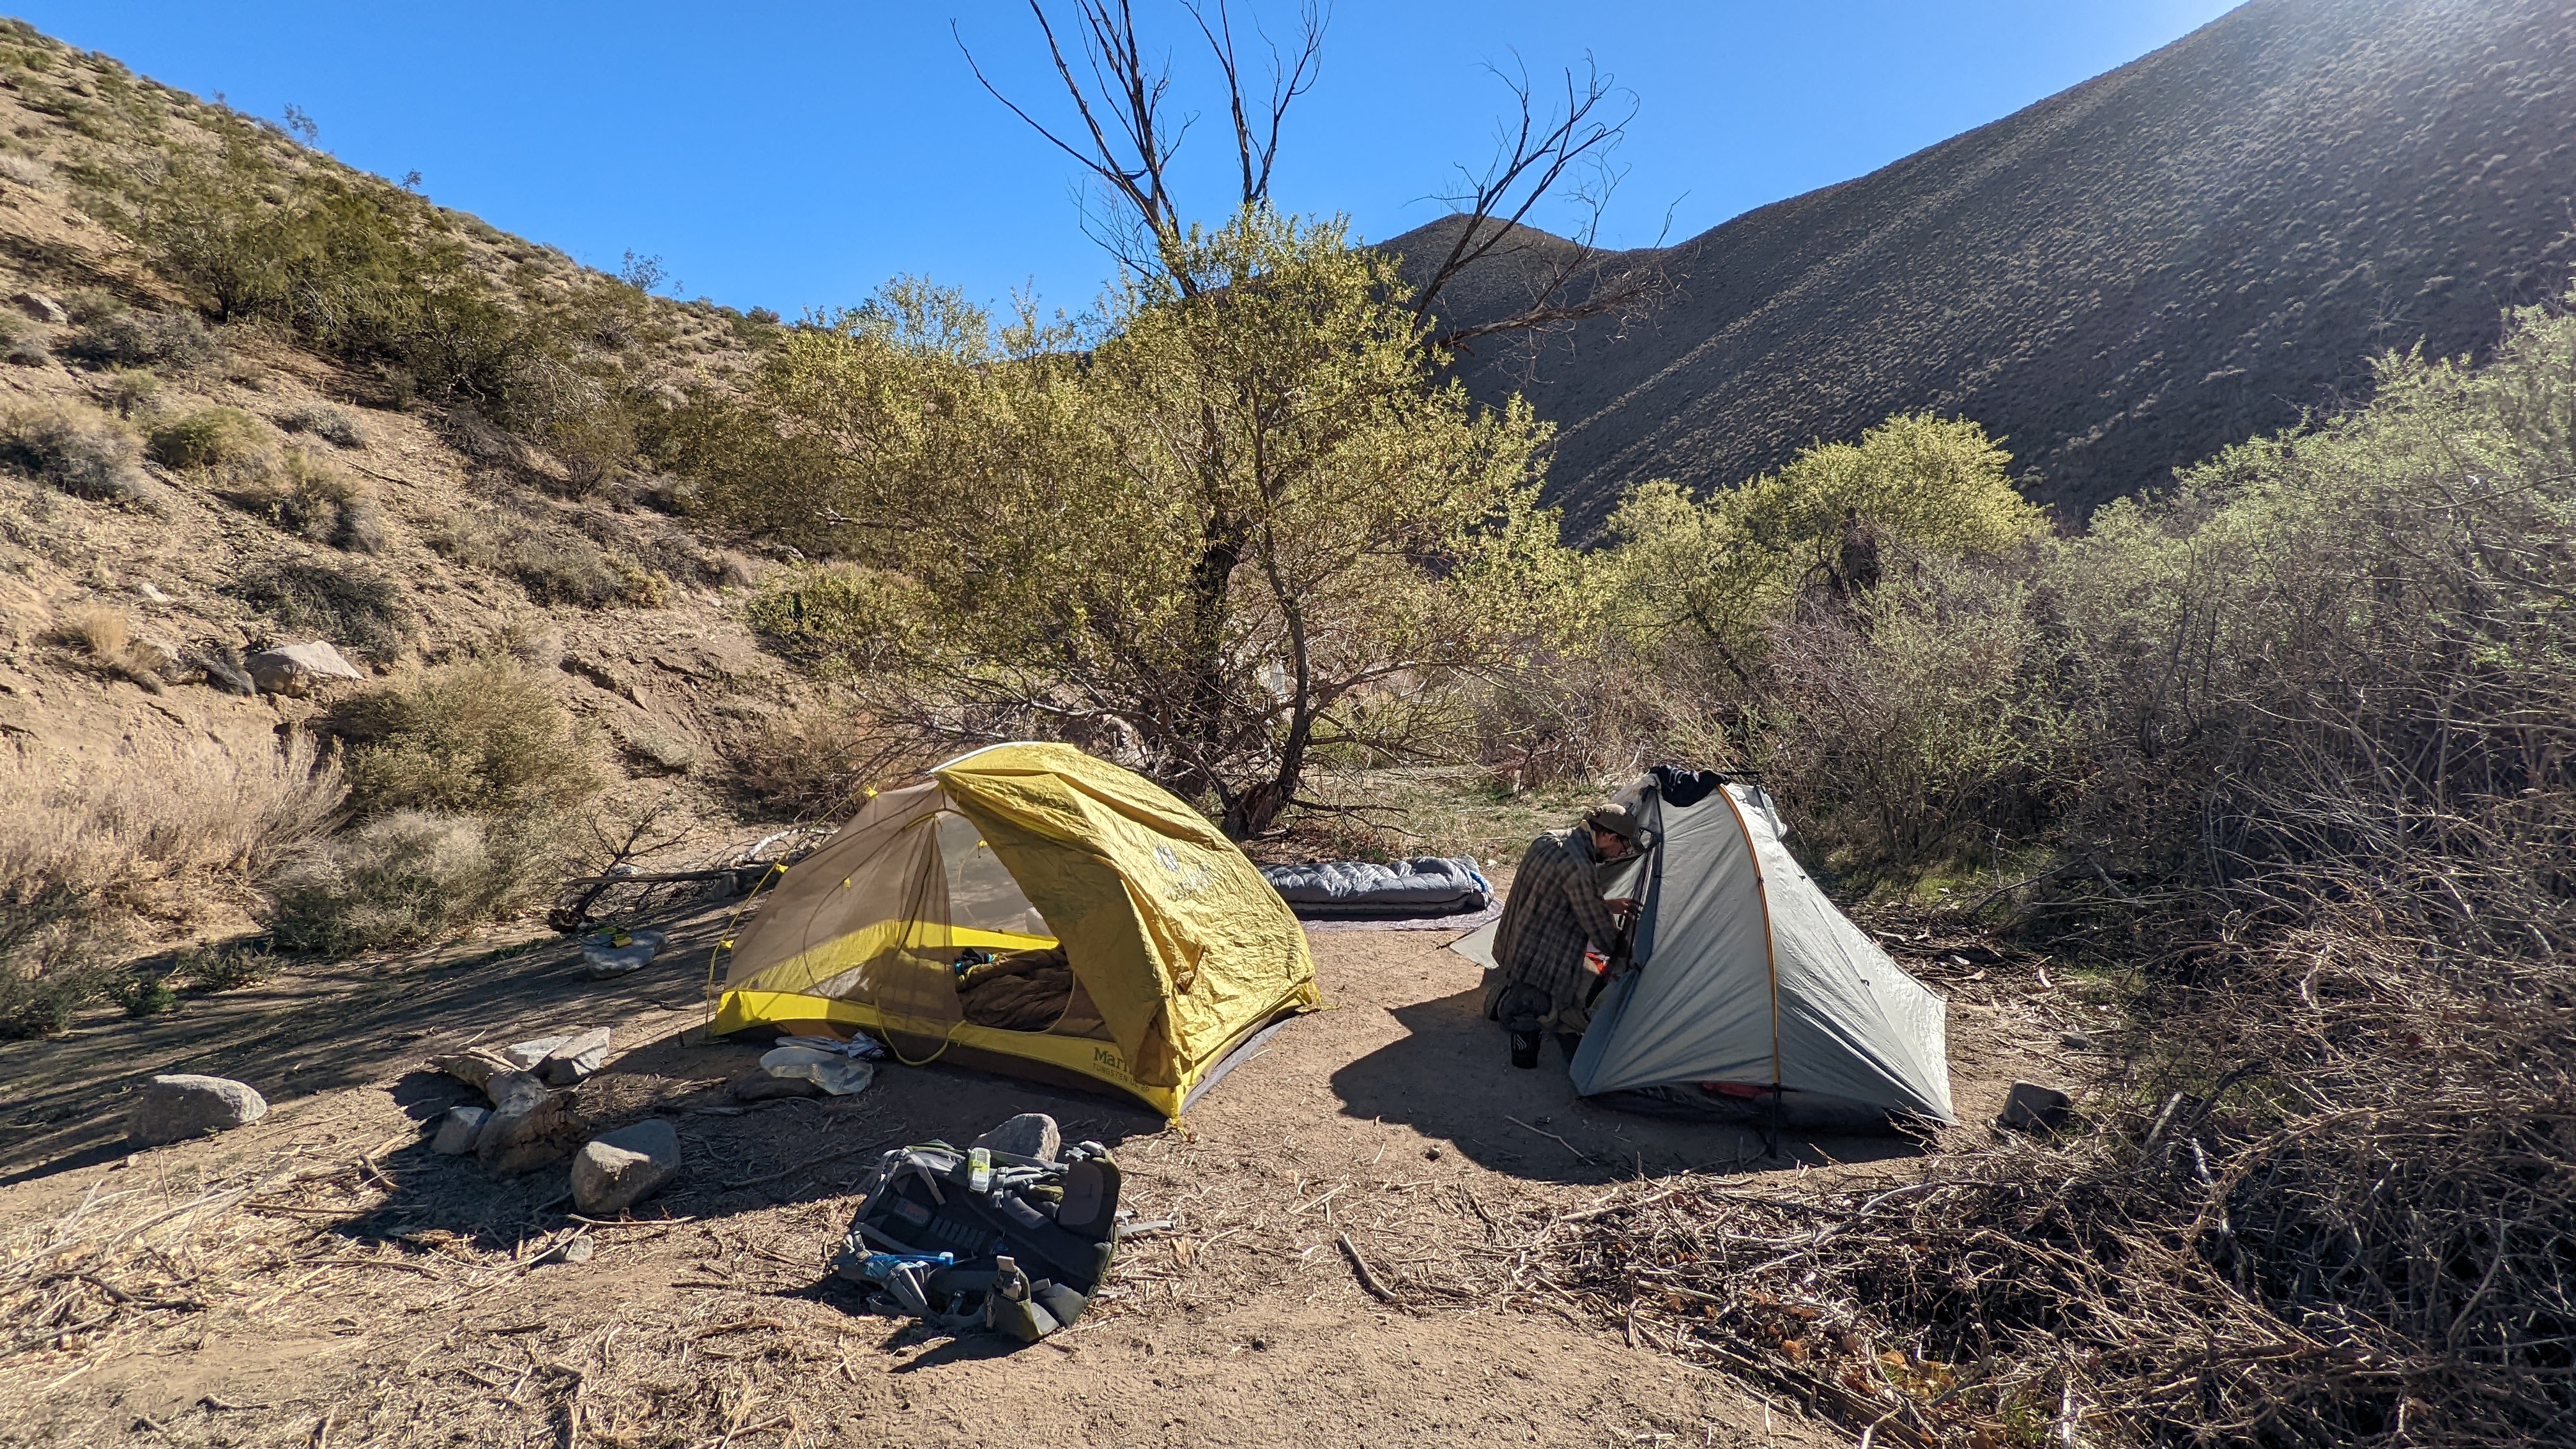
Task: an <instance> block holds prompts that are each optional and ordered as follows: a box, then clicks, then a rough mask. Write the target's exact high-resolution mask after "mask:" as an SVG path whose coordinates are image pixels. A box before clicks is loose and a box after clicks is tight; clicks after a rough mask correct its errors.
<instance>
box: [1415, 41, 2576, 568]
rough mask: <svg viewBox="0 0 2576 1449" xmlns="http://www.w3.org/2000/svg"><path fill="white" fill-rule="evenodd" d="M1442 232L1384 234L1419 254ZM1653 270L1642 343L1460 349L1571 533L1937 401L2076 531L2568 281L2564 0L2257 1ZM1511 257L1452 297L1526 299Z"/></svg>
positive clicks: (1548, 243)
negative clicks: (1625, 507) (2093, 512)
mask: <svg viewBox="0 0 2576 1449" xmlns="http://www.w3.org/2000/svg"><path fill="white" fill-rule="evenodd" d="M1713 162H1714V163H1716V164H1722V162H1723V158H1713ZM1455 224H1456V223H1455V222H1454V221H1444V222H1440V223H1434V224H1433V225H1432V226H1429V227H1425V228H1422V229H1420V230H1418V231H1415V232H1412V233H1408V234H1407V235H1405V236H1403V237H1399V238H1396V239H1395V240H1394V241H1392V242H1390V243H1388V245H1389V247H1390V248H1391V249H1393V250H1396V251H1398V252H1401V253H1404V254H1405V255H1407V256H1408V257H1411V258H1413V259H1414V260H1415V261H1416V262H1420V261H1422V260H1424V259H1426V258H1427V257H1429V256H1436V255H1438V254H1439V252H1441V251H1442V250H1445V245H1434V243H1435V242H1440V243H1445V240H1446V237H1445V232H1446V229H1447V228H1449V227H1451V226H1454V225H1455ZM1534 244H1535V245H1539V246H1544V247H1549V248H1556V247H1562V246H1564V245H1566V243H1564V242H1562V241H1559V240H1557V239H1556V238H1552V237H1547V238H1542V239H1538V240H1537V241H1536V242H1535V243H1534ZM1664 261H1665V264H1666V267H1667V268H1668V270H1669V273H1670V276H1671V278H1672V281H1673V282H1674V284H1675V287H1676V295H1675V296H1674V297H1673V299H1672V300H1671V301H1670V302H1669V303H1668V304H1667V305H1666V306H1664V307H1663V308H1662V309H1661V310H1660V311H1659V312H1658V313H1657V314H1656V315H1655V316H1654V317H1653V318H1652V319H1650V320H1649V321H1648V322H1646V323H1645V324H1643V325H1633V326H1630V327H1628V328H1627V329H1625V332H1624V334H1622V333H1621V332H1620V330H1619V329H1617V328H1615V327H1613V326H1612V325H1611V324H1608V323H1595V324H1589V325H1588V326H1587V327H1586V328H1585V329H1584V330H1582V331H1580V332H1578V333H1576V334H1575V335H1574V336H1572V337H1571V338H1565V339H1559V340H1557V341H1555V342H1554V343H1553V344H1552V345H1551V346H1550V347H1549V349H1548V350H1547V351H1546V352H1545V353H1543V354H1542V355H1541V356H1539V357H1538V358H1536V359H1531V358H1529V357H1528V356H1526V355H1525V354H1521V355H1515V354H1514V352H1513V349H1512V348H1511V347H1510V346H1509V344H1508V343H1488V344H1487V347H1486V349H1485V351H1484V352H1483V353H1482V354H1481V355H1478V356H1474V357H1470V358H1468V359H1466V361H1465V364H1464V373H1465V376H1466V379H1467V381H1468V384H1469V386H1470V387H1471V388H1472V389H1474V390H1475V391H1476V392H1477V393H1478V394H1479V395H1480V396H1484V397H1487V398H1489V399H1498V398H1500V397H1502V396H1504V395H1506V394H1508V393H1509V392H1510V391H1512V390H1513V389H1514V388H1516V387H1517V388H1520V389H1521V390H1522V391H1524V392H1525V393H1526V394H1527V395H1528V396H1529V398H1530V399H1531V401H1532V402H1533V403H1534V404H1535V405H1536V406H1537V408H1538V410H1539V412H1540V414H1541V415H1542V416H1544V417H1547V418H1549V419H1551V420H1553V421H1555V422H1556V423H1557V424H1558V425H1559V427H1560V429H1561V442H1560V448H1559V454H1558V459H1557V462H1556V465H1555V468H1554V476H1553V483H1552V487H1553V490H1554V493H1555V495H1556V496H1557V498H1558V499H1559V500H1560V501H1562V502H1563V503H1564V504H1565V505H1566V506H1567V509H1568V512H1569V514H1570V515H1571V516H1572V518H1573V519H1574V520H1575V522H1576V523H1577V525H1578V526H1582V525H1586V524H1589V523H1591V522H1593V521H1596V520H1598V518H1599V517H1600V516H1601V514H1602V513H1603V512H1604V511H1605V510H1606V509H1607V507H1608V506H1609V504H1610V503H1611V502H1613V501H1615V499H1616V497H1617V495H1618V493H1619V491H1620V490H1621V489H1622V488H1624V487H1625V486H1627V485H1628V484H1630V483H1633V482H1637V481H1639V480H1642V479H1646V478H1652V477H1658V476H1661V477H1670V478H1674V479H1678V480H1681V481H1683V482H1686V483H1689V484H1692V485H1695V486H1698V487H1702V488H1707V487H1723V486H1728V485H1732V484H1734V483H1737V482H1740V481H1742V480H1743V479H1745V478H1746V477H1749V476H1751V475H1753V474H1756V473H1759V472H1762V471H1764V470H1766V469H1770V468H1773V467H1776V466H1778V465H1779V464H1781V463H1783V462H1785V461H1786V460H1787V459H1788V457H1789V456H1790V454H1791V453H1793V452H1794V451H1795V450H1796V449H1797V448H1799V447H1800V446H1802V445H1804V444H1806V443H1807V442H1809V441H1811V440H1812V439H1815V438H1818V437H1825V438H1833V437H1845V436H1850V435H1852V434H1855V433H1857V432H1859V431H1860V430H1861V429H1862V428H1863V427H1866V426H1868V425H1869V424H1871V423H1874V422H1876V421H1877V420H1879V419H1880V418H1882V417H1885V416H1887V415H1888V414H1889V413H1892V412H1896V411H1899V410H1907V409H1919V408H1933V409H1938V410H1940V411H1942V412H1944V413H1957V414H1964V415H1966V416H1968V417H1971V418H1974V419H1976V420H1977V421H1979V422H1982V423H1984V424H1985V425H1986V426H1987V427H1988V428H1989V429H1990V430H1991V431H1993V432H1995V433H1998V434H2000V435H2002V436H2004V437H2005V438H2006V439H2007V440H2008V441H2007V446H2009V447H2010V448H2011V449H2012V451H2013V453H2014V455H2015V457H2016V458H2017V459H2018V460H2019V462H2020V464H2021V466H2023V467H2024V468H2026V469H2028V470H2029V471H2030V472H2031V473H2032V474H2034V475H2035V477H2034V478H2033V479H2031V480H2030V481H2029V482H2028V484H2027V486H2028V487H2029V489H2030V491H2031V493H2032V495H2033V496H2034V497H2036V498H2038V499H2040V500H2041V501H2044V502H2049V503H2054V504H2057V505H2059V506H2061V507H2063V508H2066V509H2068V510H2070V511H2071V512H2073V513H2075V514H2077V515H2079V516H2080V515H2081V514H2082V513H2084V512H2087V511H2089V510H2090V509H2091V508H2092V507H2093V506H2094V505H2096V504H2099V503H2101V502H2103V501H2105V500H2107V499H2110V498H2114V497H2118V496H2121V495H2123V494H2127V493H2130V492H2134V491H2135V490H2137V489H2139V488H2142V487H2148V486H2152V485H2155V484H2157V483H2159V482H2161V481H2162V480H2163V479H2164V478H2165V477H2166V476H2167V474H2168V471H2169V470H2170V469H2171V468H2173V467H2174V466H2175V465H2177V464H2181V463H2187V462H2190V461H2193V460H2195V459H2198V458H2200V457H2203V456H2206V455H2207V454H2209V453H2210V452H2212V451H2214V450H2215V449H2217V448H2218V447H2220V446H2221V445H2223V444H2226V443H2229V442H2233V441H2237V440H2240V439H2242V438H2244V437H2246V436H2248V435H2249V434H2251V433H2254V432H2256V431H2259V430H2262V429H2266V428H2275V427H2279V426H2282V425H2285V424H2288V423H2291V422H2294V421H2296V420H2297V418H2298V416H2299V413H2300V410H2301V409H2302V408H2306V407H2311V406H2314V405H2317V404H2320V403H2325V402H2329V401H2331V400H2333V399H2334V398H2335V397H2336V396H2337V395H2338V394H2339V393H2348V392H2349V390H2351V389H2353V388H2355V387H2357V386H2359V385H2360V384H2362V383H2363V382H2364V381H2365V374H2364V372H2363V369H2362V361H2363V358H2364V356H2365V355H2366V354H2368V353H2370V352H2372V351H2374V350H2377V349H2381V348H2386V347H2392V346H2393V347H2401V348H2402V347H2409V346H2412V345H2414V344H2415V343H2417V342H2418V341H2419V340H2420V341H2421V342H2422V343H2423V344H2424V345H2425V346H2426V347H2428V348H2429V349H2431V350H2433V351H2434V352H2437V353H2458V352H2463V351H2470V350H2473V349H2477V348H2482V347H2483V346H2485V345H2486V344H2487V343H2489V342H2490V341H2492V340H2493V339H2494V338H2495V336H2496V334H2497V328H2498V321H2497V313H2498V309H2499V308H2501V307H2504V306H2506V305H2509V304H2513V303H2528V302H2533V301H2538V300H2541V299H2543V298H2546V297H2549V296H2552V295H2555V294H2556V293H2557V292H2558V291H2559V290H2560V289H2561V288H2563V287H2564V285H2565V283H2566V278H2567V269H2568V266H2569V264H2570V263H2571V262H2576V6H2571V5H2569V4H2568V3H2567V0H2255V3H2252V4H2249V5H2246V6H2244V7H2242V8H2241V9H2238V10H2236V11H2233V12H2231V13H2230V14H2228V15H2227V16H2225V17H2224V18H2222V19H2220V20H2218V21H2216V22H2213V23H2212V24H2210V25H2208V26H2206V27H2204V28H2202V29H2201V30H2198V31H2196V32H2194V33H2192V34H2191V35H2189V36H2186V37H2184V38H2183V39H2181V40H2179V41H2176V42H2175V43H2174V44H2172V45H2169V46H2167V47H2165V48H2164V49H2162V50H2160V51H2157V52H2155V53H2154V54H2152V55H2149V56H2146V57H2145V58H2143V59H2141V60H2138V61H2136V62H2134V63H2132V64H2130V65H2126V66H2123V67H2121V68H2120V69H2118V70H2115V71H2112V72H2111V73H2109V74H2107V75H2104V76H2101V77H2099V78H2097V79H2094V80H2092V81H2088V82H2086V83H2085V84H2083V85H2080V86H2077V87H2075V88H2074V89H2072V90H2069V91H2066V92H2064V93H2062V94H2060V95H2056V96H2052V97H2050V98H2049V99H2047V100H2045V101H2042V102H2040V103H2039V104H2037V105H2034V106H2031V107H2029V108H2028V109H2026V110H2023V111H2020V112H2017V113H2015V114H2013V115H2011V116H2008V117H2006V118H2004V119H2003V120H2000V121H1997V122H1995V123H1993V124H1992V125H1988V126H1984V127H1981V128H1979V129H1977V130H1974V131H1971V132H1968V133H1967V134H1965V135H1962V136H1959V137H1956V138H1954V139H1952V140H1949V141H1945V142H1943V143H1942V144H1940V145H1938V146H1934V147H1931V148H1930V149H1928V150H1925V151H1921V152H1918V153H1916V154H1915V155H1913V156H1909V157H1907V158H1906V159H1904V160H1902V161H1899V162H1897V163H1895V164H1894V165H1891V166H1888V167H1885V168H1883V169H1881V170H1879V171H1876V172H1873V173H1871V174H1870V175H1867V176H1864V177H1861V178H1859V179H1858V180H1854V181H1850V182H1846V183H1844V184H1842V185H1839V186H1833V187H1828V188H1825V189H1824V190H1821V191H1815V192H1810V193H1808V194H1807V195H1804V196H1799V197H1794V198H1792V199H1790V200H1787V201H1783V202H1779V203H1777V204H1775V205H1772V206H1768V207H1764V208H1762V209H1761V210H1759V211H1755V212H1751V213H1748V214H1746V215H1744V216H1741V217H1738V218H1736V219H1735V220H1733V221H1730V222H1728V223H1726V224H1725V225H1723V226H1720V227H1717V228H1716V229H1714V230H1712V231H1709V232H1706V233H1703V234H1702V235H1700V236H1698V237H1695V238H1693V239H1691V240H1689V241H1687V242H1684V243H1682V244H1680V245H1678V246H1676V247H1673V248H1671V249H1670V250H1669V251H1668V252H1667V253H1666V254H1665V258H1664ZM1511 265H1512V264H1511V262H1510V260H1509V259H1505V260H1504V261H1502V262H1501V263H1500V264H1499V265H1493V264H1489V266H1488V268H1487V271H1486V274H1485V275H1484V276H1482V277H1473V278H1469V279H1467V280H1468V281H1469V283H1470V285H1465V286H1461V287H1459V288H1457V289H1456V290H1454V291H1453V293H1452V295H1451V301H1450V307H1449V310H1450V311H1452V312H1453V313H1455V314H1457V316H1459V317H1460V318H1464V319H1469V320H1473V319H1475V318H1477V317H1480V316H1484V315H1490V314H1491V313H1492V312H1493V311H1495V310H1497V309H1499V308H1501V307H1504V306H1507V305H1509V304H1510V303H1511V302H1512V301H1513V300H1515V293H1514V289H1513V287H1512V285H1511V279H1510V269H1511Z"/></svg>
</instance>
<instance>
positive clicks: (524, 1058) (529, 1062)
mask: <svg viewBox="0 0 2576 1449" xmlns="http://www.w3.org/2000/svg"><path fill="white" fill-rule="evenodd" d="M570 1040H572V1038H571V1037H570V1036H568V1035H567V1036H541V1037H538V1038H537V1039H536V1040H534V1041H522V1042H512V1043H511V1044H510V1045H508V1046H505V1047H503V1048H501V1055H502V1057H503V1058H504V1059H505V1060H507V1061H508V1062H509V1063H510V1065H512V1066H514V1067H517V1068H518V1069H519V1070H520V1071H523V1072H533V1071H535V1070H536V1069H537V1065H538V1063H540V1062H543V1061H544V1060H545V1059H546V1058H547V1057H549V1056H551V1055H553V1054H554V1049H555V1048H556V1047H559V1046H562V1045H563V1044H564V1043H565V1042H568V1041H570Z"/></svg>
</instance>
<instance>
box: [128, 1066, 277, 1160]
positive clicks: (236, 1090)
mask: <svg viewBox="0 0 2576 1449" xmlns="http://www.w3.org/2000/svg"><path fill="white" fill-rule="evenodd" d="M267 1115H268V1099H267V1098H265V1097H262V1096H261V1095H260V1094H259V1093H258V1092H257V1091H255V1090H253V1089H252V1087H251V1085H250V1084H249V1083H248V1082H236V1081H234V1080H233V1079H231V1078H230V1077H200V1076H193V1075H189V1074H185V1073H182V1074H180V1075H176V1076H166V1077H154V1078H153V1079H152V1084H151V1085H150V1086H147V1087H145V1088H144V1089H143V1095H142V1097H141V1098H140V1099H138V1100H137V1101H136V1102H135V1104H134V1110H133V1111H132V1112H131V1113H130V1114H128V1115H127V1117H126V1120H125V1132H126V1136H128V1137H129V1138H131V1139H132V1140H134V1141H136V1142H139V1143H142V1144H144V1145H146V1146H153V1145H157V1144H160V1143H163V1142H178V1141H182V1140H185V1139H187V1138H190V1137H202V1136H204V1135H205V1134H207V1133H209V1132H229V1131H231V1130H232V1129H234V1128H235V1127H240V1126H243V1125H245V1124H247V1123H251V1122H256V1121H258V1120H259V1119H260V1118H262V1117H265V1116H267Z"/></svg>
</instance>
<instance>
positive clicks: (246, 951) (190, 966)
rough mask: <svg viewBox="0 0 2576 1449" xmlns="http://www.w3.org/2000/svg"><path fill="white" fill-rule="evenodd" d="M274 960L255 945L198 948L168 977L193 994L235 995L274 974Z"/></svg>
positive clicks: (191, 951)
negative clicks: (210, 992) (173, 978)
mask: <svg viewBox="0 0 2576 1449" xmlns="http://www.w3.org/2000/svg"><path fill="white" fill-rule="evenodd" d="M277 967H278V960H277V957H275V956H274V955H271V954H270V953H269V952H267V951H266V950H263V949H262V948H260V947H259V946H258V945H256V944H254V943H248V942H237V943H235V944H232V945H229V946H197V947H194V948H192V949H190V950H189V951H188V952H187V953H186V954H185V955H183V956H181V957H180V959H179V965H178V969H177V970H175V971H173V972H172V973H171V974H172V975H173V976H175V977H176V978H177V979H178V980H179V981H180V982H181V983H183V984H185V985H186V986H187V987H188V988H189V989H190V990H192V991H238V990H240V989H241V988H243V987H245V986H254V985H257V984H258V983H260V982H262V981H265V980H267V979H268V978H269V977H271V976H273V975H275V974H276V973H277Z"/></svg>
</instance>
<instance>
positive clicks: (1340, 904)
mask: <svg viewBox="0 0 2576 1449" xmlns="http://www.w3.org/2000/svg"><path fill="white" fill-rule="evenodd" d="M1261 875H1262V878H1263V879H1265V880H1267V881H1269V882H1270V888H1271V889H1273V890H1275V891H1277V892H1279V896H1280V899H1282V900H1284V901H1286V902H1287V903H1288V906H1289V909H1291V910H1293V911H1295V912H1296V913H1297V914H1298V915H1301V916H1448V915H1457V914H1459V913H1461V912H1465V911H1481V910H1483V909H1484V908H1485V907H1486V905H1487V904H1489V902H1490V897H1491V896H1492V894H1493V889H1494V888H1493V886H1492V885H1491V884H1490V883H1488V882H1487V881H1486V879H1485V877H1484V875H1483V874H1482V873H1481V872H1479V871H1478V870H1477V869H1476V863H1475V862H1474V861H1472V860H1466V859H1463V858H1460V859H1449V860H1442V859H1438V858H1436V857H1429V856H1426V857H1424V858H1422V859H1420V860H1405V861H1398V862H1396V863H1395V864H1393V865H1373V864H1370V863H1369V862H1366V861H1356V860H1337V861H1325V862H1323V863H1321V864H1317V865H1265V866H1263V867H1262V868H1261Z"/></svg>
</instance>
